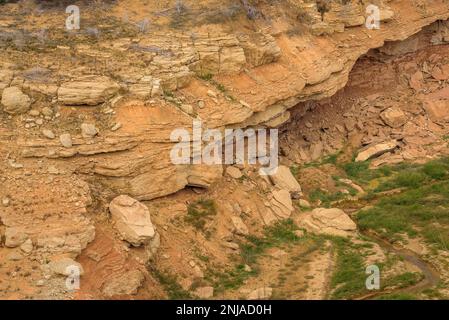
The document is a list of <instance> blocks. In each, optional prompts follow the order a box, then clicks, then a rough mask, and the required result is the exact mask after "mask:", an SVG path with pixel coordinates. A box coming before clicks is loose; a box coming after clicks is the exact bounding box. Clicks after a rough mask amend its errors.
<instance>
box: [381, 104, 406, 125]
mask: <svg viewBox="0 0 449 320" xmlns="http://www.w3.org/2000/svg"><path fill="white" fill-rule="evenodd" d="M380 117H381V118H382V120H383V121H384V122H385V123H386V124H387V125H389V126H390V127H392V128H399V127H401V126H403V125H404V124H405V123H406V122H407V116H406V115H405V113H404V112H403V111H402V110H401V109H399V108H394V107H392V108H388V109H387V110H385V111H384V112H382V113H381V114H380Z"/></svg>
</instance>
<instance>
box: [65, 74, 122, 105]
mask: <svg viewBox="0 0 449 320" xmlns="http://www.w3.org/2000/svg"><path fill="white" fill-rule="evenodd" d="M119 89H120V86H119V85H118V84H117V83H115V82H114V81H112V80H111V79H109V78H107V77H104V76H87V77H83V78H78V79H74V80H72V81H70V82H65V83H63V84H62V85H61V87H60V88H59V89H58V101H60V102H61V103H63V104H65V105H92V106H95V105H98V104H100V103H103V102H105V101H106V100H107V99H109V98H111V97H113V96H114V95H115V94H116V93H117V92H118V90H119Z"/></svg>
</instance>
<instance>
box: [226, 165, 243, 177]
mask: <svg viewBox="0 0 449 320" xmlns="http://www.w3.org/2000/svg"><path fill="white" fill-rule="evenodd" d="M226 174H227V175H228V176H230V177H231V178H234V179H240V178H241V177H242V176H243V174H242V172H241V171H240V169H239V168H236V167H234V166H229V167H227V168H226Z"/></svg>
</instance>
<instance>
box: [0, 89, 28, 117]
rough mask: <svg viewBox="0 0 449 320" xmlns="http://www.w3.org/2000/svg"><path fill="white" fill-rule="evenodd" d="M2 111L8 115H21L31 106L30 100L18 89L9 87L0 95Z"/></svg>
mask: <svg viewBox="0 0 449 320" xmlns="http://www.w3.org/2000/svg"><path fill="white" fill-rule="evenodd" d="M2 105H3V111H5V112H6V113H9V114H22V113H25V112H27V111H28V109H30V106H31V99H30V97H28V96H27V95H26V94H24V93H23V92H22V91H21V90H20V88H18V87H9V88H6V89H5V90H3V94H2Z"/></svg>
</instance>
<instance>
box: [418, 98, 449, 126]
mask: <svg viewBox="0 0 449 320" xmlns="http://www.w3.org/2000/svg"><path fill="white" fill-rule="evenodd" d="M423 108H424V110H425V111H426V113H427V114H428V116H429V118H430V120H432V121H433V122H435V123H443V122H447V121H449V100H426V101H425V102H424V104H423Z"/></svg>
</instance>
